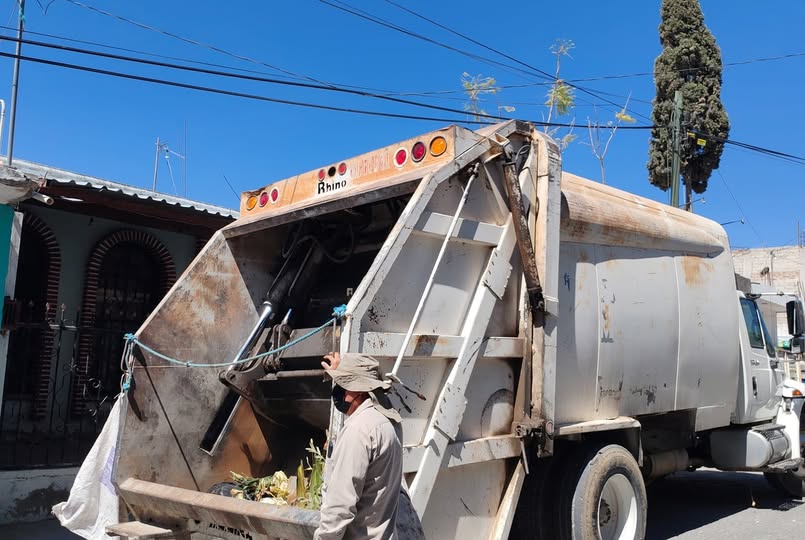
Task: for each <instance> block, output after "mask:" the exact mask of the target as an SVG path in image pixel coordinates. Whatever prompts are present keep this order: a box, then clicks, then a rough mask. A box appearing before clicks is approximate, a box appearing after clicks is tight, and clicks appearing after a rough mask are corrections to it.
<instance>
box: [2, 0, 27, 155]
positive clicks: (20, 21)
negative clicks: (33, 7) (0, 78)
mask: <svg viewBox="0 0 805 540" xmlns="http://www.w3.org/2000/svg"><path fill="white" fill-rule="evenodd" d="M18 2H19V3H20V12H19V17H18V18H17V50H16V52H15V53H14V78H13V79H12V82H11V110H10V111H9V114H8V152H7V160H6V165H8V166H9V167H11V160H12V158H13V155H14V124H15V123H16V120H17V88H18V87H19V82H20V54H22V30H23V26H24V25H25V0H18Z"/></svg>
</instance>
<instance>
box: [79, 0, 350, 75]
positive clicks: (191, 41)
mask: <svg viewBox="0 0 805 540" xmlns="http://www.w3.org/2000/svg"><path fill="white" fill-rule="evenodd" d="M65 2H69V3H70V4H73V5H75V6H78V7H81V8H84V9H88V10H90V11H94V12H96V13H99V14H101V15H104V16H106V17H110V18H113V19H116V20H118V21H121V22H125V23H127V24H131V25H134V26H137V27H139V28H142V29H144V30H148V31H150V32H156V33H158V34H162V35H163V36H167V37H170V38H173V39H177V40H179V41H183V42H184V43H188V44H190V45H195V46H198V47H202V48H204V49H207V50H210V51H213V52H217V53H219V54H223V55H226V56H229V57H232V58H235V59H238V60H242V61H244V62H250V63H252V64H257V65H260V66H264V67H267V68H269V69H273V70H275V71H279V72H280V73H283V74H285V75H289V76H292V77H295V78H297V79H304V80H308V81H311V82H315V83H319V84H324V85H328V86H329V85H333V83H330V82H327V81H322V80H319V79H315V78H313V77H308V76H307V75H302V74H299V73H295V72H293V71H289V70H287V69H283V68H281V67H279V66H275V65H272V64H268V63H266V62H263V61H261V60H255V59H254V58H249V57H248V56H244V55H241V54H237V53H233V52H231V51H227V50H226V49H222V48H220V47H216V46H214V45H209V44H207V43H203V42H201V41H197V40H195V39H191V38H188V37H184V36H180V35H178V34H174V33H173V32H168V31H167V30H160V29H159V28H155V27H153V26H149V25H147V24H144V23H141V22H137V21H134V20H132V19H128V18H126V17H123V16H121V15H115V14H114V13H110V12H108V11H104V10H103V9H100V8H97V7H94V6H90V5H87V4H83V3H81V2H78V1H77V0H65ZM333 86H334V85H333Z"/></svg>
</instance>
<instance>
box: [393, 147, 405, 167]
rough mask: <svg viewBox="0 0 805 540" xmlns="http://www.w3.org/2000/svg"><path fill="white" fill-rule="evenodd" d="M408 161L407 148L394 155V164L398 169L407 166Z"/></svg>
mask: <svg viewBox="0 0 805 540" xmlns="http://www.w3.org/2000/svg"><path fill="white" fill-rule="evenodd" d="M406 161H408V151H407V150H406V149H405V148H400V149H399V150H397V152H395V153H394V163H395V164H396V165H397V166H398V167H402V166H403V165H405V162H406Z"/></svg>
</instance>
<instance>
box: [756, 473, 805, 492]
mask: <svg viewBox="0 0 805 540" xmlns="http://www.w3.org/2000/svg"><path fill="white" fill-rule="evenodd" d="M800 468H802V467H800ZM763 476H765V477H766V481H768V483H769V485H770V486H771V487H773V488H774V489H776V490H777V491H778V492H779V493H780V494H781V495H782V496H784V497H795V498H802V497H805V478H803V477H802V475H801V473H799V471H797V472H794V471H789V472H785V473H763Z"/></svg>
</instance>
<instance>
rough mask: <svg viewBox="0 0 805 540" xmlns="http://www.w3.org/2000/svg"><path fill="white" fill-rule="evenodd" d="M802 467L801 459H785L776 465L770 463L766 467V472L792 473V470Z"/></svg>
mask: <svg viewBox="0 0 805 540" xmlns="http://www.w3.org/2000/svg"><path fill="white" fill-rule="evenodd" d="M800 465H802V458H792V459H785V460H783V461H778V462H777V463H772V464H771V465H768V466H767V467H766V471H767V472H785V471H792V470H794V469H797V468H799V466H800Z"/></svg>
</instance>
